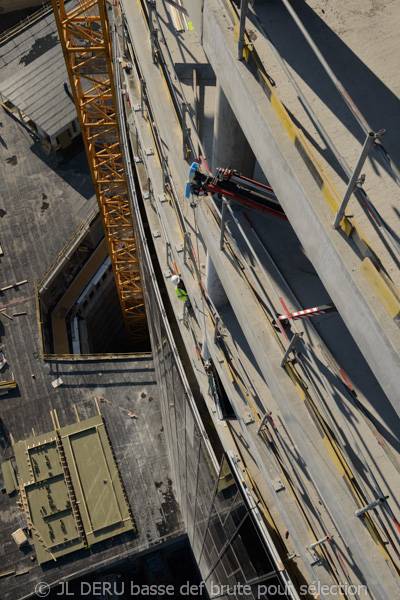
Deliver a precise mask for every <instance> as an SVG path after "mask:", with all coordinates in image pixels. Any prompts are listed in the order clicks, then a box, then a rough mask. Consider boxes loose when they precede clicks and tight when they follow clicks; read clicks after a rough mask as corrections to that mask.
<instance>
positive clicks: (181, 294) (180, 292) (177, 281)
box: [171, 275, 192, 308]
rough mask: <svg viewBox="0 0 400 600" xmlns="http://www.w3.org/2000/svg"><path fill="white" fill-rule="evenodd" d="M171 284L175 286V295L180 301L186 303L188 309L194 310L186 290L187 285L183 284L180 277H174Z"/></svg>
mask: <svg viewBox="0 0 400 600" xmlns="http://www.w3.org/2000/svg"><path fill="white" fill-rule="evenodd" d="M171 282H172V283H173V285H174V286H175V293H176V295H177V297H178V298H179V300H182V302H185V306H186V308H192V305H191V302H190V300H189V296H188V293H187V291H186V288H185V284H184V283H183V281H182V279H181V278H180V277H179V275H172V277H171Z"/></svg>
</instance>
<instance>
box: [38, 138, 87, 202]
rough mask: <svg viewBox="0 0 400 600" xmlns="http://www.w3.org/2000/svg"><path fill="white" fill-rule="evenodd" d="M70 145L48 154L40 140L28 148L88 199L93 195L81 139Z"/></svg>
mask: <svg viewBox="0 0 400 600" xmlns="http://www.w3.org/2000/svg"><path fill="white" fill-rule="evenodd" d="M71 146H72V148H70V149H66V151H64V153H62V154H57V155H54V154H52V155H50V156H48V155H47V154H45V153H44V152H43V150H42V147H41V143H40V142H35V143H34V144H33V145H32V146H31V148H30V150H31V152H33V154H35V156H37V157H38V158H40V160H42V161H43V162H44V163H45V164H46V165H47V166H48V167H49V168H50V169H52V170H53V171H54V172H55V173H57V175H58V176H59V177H61V179H63V180H64V181H65V182H66V183H68V185H70V186H71V187H72V188H74V190H76V191H77V192H78V193H79V194H80V195H81V196H83V197H84V198H86V200H89V198H91V197H92V196H93V195H94V188H93V183H92V178H91V175H90V169H89V164H88V161H87V158H86V154H85V152H84V150H83V147H82V143H81V141H79V140H77V141H76V143H74V144H72V145H71Z"/></svg>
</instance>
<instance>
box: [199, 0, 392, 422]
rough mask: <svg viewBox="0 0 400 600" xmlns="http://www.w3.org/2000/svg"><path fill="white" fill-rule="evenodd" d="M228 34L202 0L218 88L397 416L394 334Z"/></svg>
mask: <svg viewBox="0 0 400 600" xmlns="http://www.w3.org/2000/svg"><path fill="white" fill-rule="evenodd" d="M231 30H232V27H231V24H230V20H229V18H228V17H227V15H226V13H225V12H224V11H223V10H222V5H221V3H220V2H219V1H218V0H208V1H207V2H206V3H205V5H204V11H203V45H204V48H205V50H206V53H207V56H208V58H209V60H210V63H211V65H212V67H213V70H214V72H215V73H216V76H217V78H218V80H219V83H220V84H221V86H222V88H223V90H224V93H225V95H226V96H227V97H228V98H229V100H230V102H231V106H232V108H233V111H234V113H235V114H236V117H237V119H238V122H239V123H240V124H241V127H242V129H243V131H244V132H245V134H246V137H247V139H248V141H249V143H250V145H251V147H252V149H253V151H254V153H255V155H256V158H257V160H258V162H259V164H260V166H261V167H262V169H263V171H264V172H265V173H266V174H267V177H268V180H269V181H270V183H271V185H272V187H273V188H274V190H275V192H276V194H277V197H278V199H279V201H280V202H281V204H282V205H283V207H284V209H285V212H286V214H287V215H288V217H289V220H290V222H291V223H292V225H293V227H294V229H295V231H296V234H297V235H298V237H299V239H300V241H301V243H302V244H303V246H304V248H305V251H306V252H307V254H308V256H309V257H310V259H311V261H312V263H313V265H314V267H315V268H316V270H317V272H318V274H319V276H320V278H321V280H322V282H323V283H324V286H325V288H326V289H327V291H328V292H329V294H330V296H331V298H332V300H333V301H334V302H335V304H336V306H337V308H338V309H339V311H340V314H341V316H342V318H343V320H344V322H345V323H346V326H347V327H348V329H349V331H350V332H351V333H352V336H353V338H354V339H355V341H356V343H357V344H358V346H359V347H360V349H361V351H362V353H363V354H364V356H365V358H366V360H367V362H368V363H369V364H370V366H371V368H372V370H373V371H374V373H375V375H376V377H377V379H378V381H379V383H380V385H381V386H382V388H383V389H384V390H385V393H386V394H387V396H388V398H390V401H391V402H392V405H393V407H394V409H395V410H396V412H397V414H400V403H399V400H398V391H397V383H396V382H397V380H398V378H399V377H400V361H399V358H398V354H399V351H400V335H399V332H398V331H397V328H396V327H395V326H394V324H393V321H392V319H391V318H390V317H389V315H388V314H387V313H386V310H385V309H384V307H383V306H382V304H381V303H380V301H379V300H378V299H377V298H376V296H375V294H374V293H373V292H372V289H371V288H370V287H369V285H368V283H367V282H366V280H365V278H364V276H363V275H362V274H361V273H360V271H359V262H358V259H357V257H356V255H355V253H354V250H352V249H351V246H352V244H351V240H350V241H349V240H346V239H345V238H343V237H342V236H341V234H338V233H337V232H334V231H333V230H332V228H331V222H332V214H331V212H330V210H329V208H328V206H327V205H326V203H325V201H324V199H323V197H322V195H321V193H320V190H319V189H318V186H317V184H316V182H315V181H314V179H313V177H312V175H311V173H310V172H309V171H308V170H307V168H306V166H305V164H304V163H303V162H302V160H301V158H300V156H299V154H298V153H297V151H296V149H295V147H294V146H293V144H292V143H291V141H290V140H289V138H288V136H287V135H286V133H285V131H284V128H283V125H282V124H281V122H280V121H279V119H278V117H277V115H276V113H275V111H274V110H273V109H272V107H271V106H270V105H269V103H268V101H267V100H266V98H265V96H264V93H263V91H262V90H261V88H260V86H259V85H258V83H257V82H256V81H255V79H254V78H253V76H252V75H251V73H249V71H248V70H247V68H246V66H245V65H243V64H242V63H240V62H239V61H237V59H236V45H235V43H234V40H233V36H232V31H231ZM244 107H245V109H244ZM321 249H323V252H321Z"/></svg>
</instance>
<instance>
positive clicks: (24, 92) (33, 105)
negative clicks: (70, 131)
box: [0, 44, 77, 136]
mask: <svg viewBox="0 0 400 600" xmlns="http://www.w3.org/2000/svg"><path fill="white" fill-rule="evenodd" d="M64 81H67V82H68V85H69V78H68V73H67V69H66V66H65V61H64V56H63V53H62V49H61V45H60V44H57V46H55V47H54V48H52V49H51V50H48V51H47V52H45V53H44V54H42V56H40V57H39V58H37V59H36V60H34V61H33V62H31V63H30V64H29V65H27V66H26V67H25V68H24V69H22V70H20V71H17V73H15V74H13V75H11V77H9V78H8V79H6V80H5V81H4V82H3V83H0V92H1V93H2V94H3V96H4V97H5V98H7V100H9V101H10V102H12V103H13V104H14V105H15V106H17V107H18V108H19V109H20V110H21V111H22V112H23V113H24V114H25V115H26V116H27V117H29V119H31V120H32V121H33V122H34V123H35V124H36V125H38V126H39V127H40V128H41V129H43V131H45V132H46V133H47V135H49V136H52V135H55V134H56V133H58V132H59V131H60V130H61V129H63V128H64V127H67V126H68V124H69V123H71V121H73V120H74V119H76V118H77V114H76V109H75V104H74V101H73V99H72V96H70V95H68V94H67V93H66V91H65V89H64V85H63V82H64Z"/></svg>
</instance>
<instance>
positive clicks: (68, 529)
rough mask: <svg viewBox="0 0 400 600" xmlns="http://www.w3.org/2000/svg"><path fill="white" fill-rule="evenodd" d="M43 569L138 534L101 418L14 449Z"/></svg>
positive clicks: (52, 432) (54, 432)
mask: <svg viewBox="0 0 400 600" xmlns="http://www.w3.org/2000/svg"><path fill="white" fill-rule="evenodd" d="M14 452H15V458H16V461H17V465H18V475H19V488H20V493H21V498H22V505H23V508H24V511H25V513H26V517H27V520H28V523H32V526H31V529H32V532H33V536H32V539H33V543H34V546H35V551H36V555H37V559H38V562H39V563H44V562H47V561H49V560H57V558H59V557H60V556H63V555H64V554H69V553H70V552H74V551H75V550H78V549H80V548H85V547H87V546H89V545H91V544H95V543H96V542H99V541H103V540H105V539H107V538H109V537H111V536H114V535H117V534H119V533H123V532H127V531H131V530H135V527H134V524H133V520H132V516H131V514H130V509H129V505H128V503H127V500H126V497H125V492H124V490H123V487H122V483H121V479H120V476H119V472H118V468H117V465H116V463H115V460H114V457H113V453H112V450H111V446H110V442H109V439H108V435H107V432H106V429H105V424H104V421H103V418H102V417H101V415H98V416H96V417H92V418H90V419H86V420H84V421H79V422H78V423H75V424H73V425H69V426H67V427H62V428H61V429H58V430H57V431H50V432H49V433H46V434H43V435H39V436H35V437H31V438H29V439H27V440H24V441H22V442H18V443H16V444H15V445H14Z"/></svg>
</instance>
